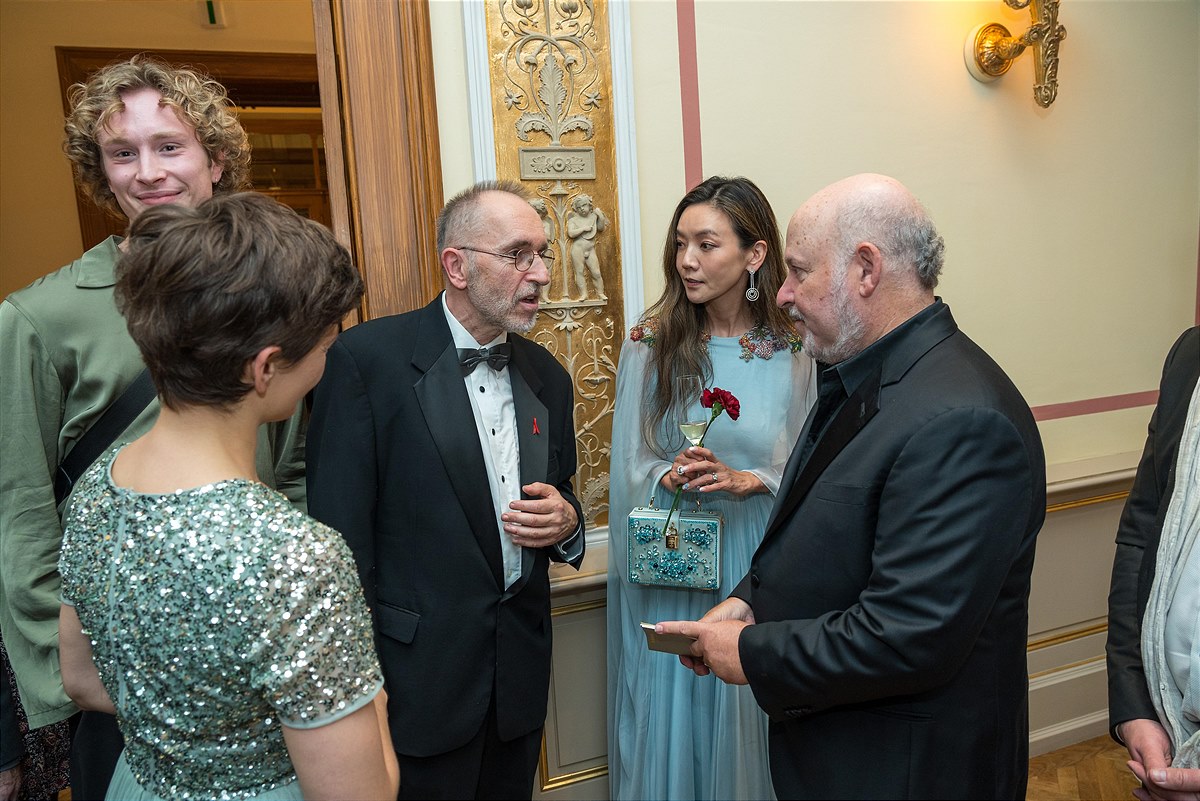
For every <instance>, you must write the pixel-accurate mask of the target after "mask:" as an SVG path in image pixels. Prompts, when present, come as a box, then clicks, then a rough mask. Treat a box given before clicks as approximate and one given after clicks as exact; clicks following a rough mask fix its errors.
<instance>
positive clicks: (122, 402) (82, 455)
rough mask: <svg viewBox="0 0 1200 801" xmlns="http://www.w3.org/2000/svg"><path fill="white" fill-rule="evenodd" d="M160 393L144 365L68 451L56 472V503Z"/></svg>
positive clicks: (68, 492) (63, 498)
mask: <svg viewBox="0 0 1200 801" xmlns="http://www.w3.org/2000/svg"><path fill="white" fill-rule="evenodd" d="M156 394H157V393H156V392H155V389H154V382H153V381H151V380H150V371H149V370H147V369H145V368H142V371H141V372H140V373H138V374H137V377H136V378H135V379H133V383H131V384H130V385H129V386H127V387H125V391H124V392H122V393H121V397H119V398H117V399H116V400H115V401H113V402H112V404H111V405H110V406H109V407H108V408H107V409H105V410H104V414H102V415H100V419H99V420H97V421H96V422H95V423H93V424H92V427H91V428H89V429H88V430H87V431H86V432H84V435H83V436H82V437H81V438H80V439H79V441H78V442H76V443H75V447H74V448H72V449H71V452H70V453H68V454H67V458H65V459H63V460H62V464H60V465H59V466H58V470H57V472H56V473H55V474H54V502H55V504H62V502H63V501H64V500H65V499H66V497H67V496H68V495H70V494H71V487H73V486H75V482H76V481H78V480H79V477H80V476H82V475H83V473H84V471H85V470H87V469H88V468H89V467H91V466H92V463H93V462H95V461H96V459H98V458H99V457H100V454H102V453H104V451H105V450H107V449H108V447H109V446H110V445H112V444H113V443H114V442H116V440H117V437H118V436H120V435H121V432H122V431H124V430H125V429H127V428H129V424H130V423H132V422H133V420H134V418H135V417H137V416H138V415H139V414H141V413H142V410H143V409H145V408H146V407H147V406H148V405H149V404H150V401H152V400H154V396H155V395H156Z"/></svg>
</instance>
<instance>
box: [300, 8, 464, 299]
mask: <svg viewBox="0 0 1200 801" xmlns="http://www.w3.org/2000/svg"><path fill="white" fill-rule="evenodd" d="M313 24H314V27H315V30H316V41H317V67H318V70H319V73H320V79H321V80H320V85H321V108H322V112H323V113H322V117H323V119H324V123H325V163H326V166H327V167H328V175H329V198H330V206H331V208H330V212H331V216H332V218H333V230H334V233H335V234H336V235H337V236H338V238H339V239H340V240H341V241H342V242H344V243H346V244H347V245H348V246H350V247H351V248H352V252H353V253H354V257H355V263H356V264H357V265H358V267H359V270H360V272H361V273H362V275H363V280H364V282H365V283H366V287H367V292H366V296H365V297H364V299H363V306H362V310H361V314H362V317H361V319H364V320H368V319H371V318H373V317H380V316H383V315H386V314H396V313H399V312H403V311H409V310H411V309H415V308H419V307H421V306H423V305H425V304H426V303H427V302H429V301H430V300H431V299H433V298H434V297H436V295H437V293H438V292H440V291H441V289H442V269H441V265H440V264H439V263H438V260H437V258H438V253H437V244H436V242H437V235H436V231H435V223H436V219H437V214H438V212H439V211H440V210H441V207H442V164H441V147H440V143H439V138H438V126H437V102H436V98H435V94H434V84H433V45H432V41H431V36H430V28H429V2H428V0H386V1H385V0H378V2H371V3H363V2H358V1H357V0H313Z"/></svg>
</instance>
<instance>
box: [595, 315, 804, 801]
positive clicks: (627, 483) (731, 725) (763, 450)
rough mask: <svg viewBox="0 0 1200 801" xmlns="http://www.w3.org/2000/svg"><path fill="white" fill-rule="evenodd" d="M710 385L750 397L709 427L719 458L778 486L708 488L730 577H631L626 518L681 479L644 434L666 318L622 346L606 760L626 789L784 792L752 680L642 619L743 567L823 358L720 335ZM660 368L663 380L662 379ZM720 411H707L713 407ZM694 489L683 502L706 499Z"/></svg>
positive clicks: (763, 336)
mask: <svg viewBox="0 0 1200 801" xmlns="http://www.w3.org/2000/svg"><path fill="white" fill-rule="evenodd" d="M707 345H708V353H709V357H710V358H711V360H712V366H713V377H712V381H711V383H710V384H709V386H718V387H721V388H722V389H726V390H729V391H730V392H732V393H733V394H734V396H736V397H737V398H738V400H739V401H740V403H741V416H740V418H739V419H738V420H737V421H734V420H731V419H730V418H729V416H728V415H725V414H723V415H721V416H720V417H718V418H717V419H716V420H715V421H714V422H713V424H712V425H711V427H710V428H709V431H708V434H707V436H706V437H705V440H704V447H706V448H710V449H711V450H712V451H713V454H714V455H715V456H716V458H717V459H719V460H720V461H722V462H724V463H725V464H727V465H728V466H729V467H731V468H733V469H735V470H750V471H752V472H753V473H754V474H755V475H756V476H758V478H759V479H760V480H761V481H762V482H763V484H764V485H766V487H767V488H768V489H769V490H770V492H769V493H760V494H756V495H750V496H748V497H744V498H738V497H735V496H733V495H730V494H729V493H724V492H716V493H701V494H700V497H701V501H702V508H703V509H704V510H705V511H715V512H719V513H720V514H721V515H722V516H723V518H724V521H725V528H724V533H723V534H722V538H723V540H724V541H723V542H722V544H721V548H722V552H721V577H720V587H719V588H718V590H717V591H716V592H715V593H714V592H704V591H694V590H682V589H673V588H657V587H646V586H641V585H636V584H630V583H629V575H628V574H629V566H628V539H627V534H626V531H625V521H626V519H627V516H628V514H629V512H630V511H631V510H632V509H633V508H634V507H635V506H646V505H647V502H648V501H649V500H650V495H651V493H652V492H653V494H654V504H655V506H657V507H659V508H660V509H669V508H670V507H671V500H672V496H673V494H674V493H673V492H669V491H667V490H666V489H664V488H663V487H662V485H661V484H660V483H659V480H660V479H661V478H662V476H663V475H664V473H666V471H667V470H668V469H670V467H671V462H670V461H668V460H663V459H661V458H660V457H659V456H656V455H655V454H654V453H653V452H652V451H651V450H650V449H649V448H648V447H647V446H646V445H645V443H644V442H643V441H642V436H641V419H642V415H643V414H644V413H645V412H644V405H643V404H644V403H645V402H646V399H647V398H648V397H649V396H650V393H651V390H652V385H650V383H649V381H648V379H647V376H646V364H647V362H648V361H649V359H650V356H651V348H653V347H654V321H653V320H651V321H644V322H643V324H642V325H639V326H636V327H635V328H634V329H633V330H632V331H631V333H630V338H629V339H628V340H627V341H626V342H625V344H624V345H623V347H622V349H621V359H620V363H619V364H620V366H619V369H618V371H617V397H616V410H615V413H614V419H613V450H612V477H611V488H610V496H609V498H610V506H609V520H610V528H609V531H610V539H609V561H608V759H609V777H610V787H611V795H612V798H614V799H647V800H654V799H674V798H678V799H773V798H774V793H773V791H772V789H771V776H770V772H769V770H768V764H767V717H766V714H765V713H764V712H763V711H762V710H761V709H760V708H759V706H758V704H757V703H755V700H754V694H753V692H752V691H751V690H750V688H749V687H745V686H742V687H734V686H730V685H727V684H725V683H724V682H722V681H720V680H719V679H717V678H716V677H715V676H711V675H710V676H706V677H703V678H701V677H699V676H696V675H695V674H693V673H692V672H691V671H688V670H686V669H685V668H684V667H683V666H682V665H680V664H679V660H678V658H677V657H675V656H673V655H670V654H664V653H659V652H656V651H651V650H649V649H648V648H647V647H646V639H645V635H644V634H643V633H642V631H641V629H640V627H639V624H640V623H641V622H643V621H645V622H648V623H655V622H658V621H661V620H695V619H697V618H700V617H701V616H703V615H704V614H705V613H706V612H708V610H709V609H711V608H712V607H713V606H714V605H715V604H717V603H719V602H720V601H722V600H724V599H725V598H727V597H728V596H729V593H730V592H731V591H732V589H733V588H734V586H736V584H737V583H738V582H739V581H740V580H741V579H742V578H744V576H745V574H746V572H747V570H749V566H750V558H751V557H752V556H753V554H754V551H755V549H756V548H757V547H758V543H759V541H760V540H761V539H762V536H763V531H764V529H765V527H766V523H767V518H768V517H769V516H770V513H771V507H772V505H773V504H774V502H775V493H776V491H777V490H778V488H779V480H780V476H781V474H782V472H783V468H784V465H785V464H786V462H787V458H788V455H789V454H790V453H791V449H792V446H793V445H794V444H795V441H796V437H797V436H799V433H800V429H801V427H802V426H803V424H804V420H805V417H806V416H807V414H808V410H809V408H810V407H811V406H812V404H813V403H814V402H815V400H816V375H815V372H814V370H813V363H812V360H811V359H809V357H808V356H807V355H806V354H803V353H800V352H799V338H794V339H792V338H789V340H788V341H781V340H779V339H777V338H775V337H774V336H772V335H771V334H769V333H767V332H765V331H763V330H762V329H754V330H752V331H750V332H747V334H746V335H744V336H742V337H740V338H739V337H712V338H710V339H709V340H708V343H707ZM650 380H653V379H650ZM707 416H708V410H704V417H706V418H707ZM659 443H660V445H663V446H665V452H667V453H668V454H669V455H670V456H671V458H672V459H673V458H674V456H675V454H677V453H678V452H679V451H680V450H682V449H683V447H684V446H685V445H686V444H687V443H686V442H685V441H684V440H683V437H682V435H681V434H680V432H679V429H678V427H677V425H675V421H663V423H662V424H661V425H660V426H659ZM695 498H696V495H695V494H694V493H689V492H685V493H684V496H683V500H682V501H681V508H682V507H684V506H685V505H686V508H695Z"/></svg>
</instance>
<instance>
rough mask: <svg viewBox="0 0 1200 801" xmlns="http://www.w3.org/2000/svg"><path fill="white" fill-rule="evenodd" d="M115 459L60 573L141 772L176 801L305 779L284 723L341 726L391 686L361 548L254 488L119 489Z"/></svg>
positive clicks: (92, 492)
mask: <svg viewBox="0 0 1200 801" xmlns="http://www.w3.org/2000/svg"><path fill="white" fill-rule="evenodd" d="M116 453H117V451H116V450H113V451H111V452H110V453H109V454H107V455H106V456H104V457H102V458H101V459H100V460H98V462H97V463H96V465H94V466H93V467H92V469H91V470H90V471H89V472H88V473H87V474H86V475H85V477H84V478H83V479H82V480H81V484H80V486H79V488H78V489H77V490H76V493H75V496H74V500H73V502H72V505H71V509H70V512H69V514H68V516H67V522H66V533H65V538H64V541H63V549H62V555H61V559H60V565H59V566H60V571H61V573H62V595H63V599H64V601H65V602H66V603H70V604H74V606H75V608H76V611H77V612H78V614H79V618H80V620H81V621H82V623H83V629H84V632H85V633H86V634H87V635H88V636H89V638H90V639H91V642H92V650H93V655H94V658H95V662H96V666H97V668H98V669H99V672H100V677H101V679H102V680H103V682H104V686H105V687H106V688H107V690H108V693H109V696H110V697H111V698H112V700H113V703H114V704H115V705H116V707H117V710H118V721H119V723H120V725H121V730H122V732H123V734H124V735H125V747H126V752H125V757H126V760H127V762H128V764H129V767H130V769H131V771H132V773H133V774H134V776H135V777H136V778H137V780H138V782H139V783H140V784H141V785H142V786H143V787H144V788H145V789H147V790H150V791H151V792H154V793H156V794H158V795H160V796H165V797H175V798H201V797H202V798H248V797H251V796H253V795H255V794H257V793H260V792H263V791H266V790H270V789H272V788H274V787H277V786H280V785H282V784H285V783H287V782H289V781H292V780H293V779H294V778H295V773H294V771H293V769H292V764H291V761H290V760H289V759H288V754H287V749H286V747H285V745H284V740H283V732H282V729H281V724H286V725H288V726H294V727H297V728H311V727H315V726H319V725H322V724H326V723H329V722H331V721H333V720H336V719H337V718H339V717H342V716H344V715H346V714H349V713H350V712H352V711H354V710H356V709H358V708H360V707H361V706H363V705H365V704H366V703H368V702H369V701H370V699H371V698H373V697H374V696H375V694H376V692H377V691H378V689H379V688H380V687H381V686H382V683H383V682H382V676H381V674H380V670H379V664H378V660H377V658H376V656H375V650H374V643H373V641H372V634H371V622H370V616H369V613H368V612H367V608H366V604H365V603H364V601H363V594H362V588H361V586H360V584H359V581H358V575H357V573H356V571H355V569H354V562H353V558H352V556H351V554H350V550H349V548H348V547H347V546H346V544H345V543H344V542H343V541H342V538H341V537H340V536H339V535H338V534H337V532H335V531H333V530H332V529H330V528H328V527H326V526H324V525H322V524H320V523H318V522H316V521H314V520H313V519H311V518H309V517H308V516H306V515H304V514H303V513H301V512H300V511H298V510H296V509H294V508H293V507H292V506H291V505H289V503H288V501H287V499H286V498H284V497H283V496H282V495H280V494H278V493H276V492H274V491H273V490H270V489H268V488H267V487H264V486H263V485H261V484H257V483H254V482H251V481H245V480H230V481H222V482H219V483H215V484H210V485H207V486H203V487H199V488H196V489H189V490H182V491H179V492H175V493H170V494H164V495H144V494H140V493H136V492H132V491H129V490H125V489H122V488H120V487H117V486H115V485H114V484H113V483H112V479H111V473H110V470H109V468H110V466H111V464H112V461H113V459H114V458H115V455H116Z"/></svg>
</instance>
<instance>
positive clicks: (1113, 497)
mask: <svg viewBox="0 0 1200 801" xmlns="http://www.w3.org/2000/svg"><path fill="white" fill-rule="evenodd" d="M1128 497H1129V490H1124V491H1122V492H1110V493H1108V494H1107V495H1094V496H1092V497H1091V498H1080V499H1079V500H1075V501H1063V502H1062V503H1052V504H1048V505H1047V506H1046V514H1053V513H1054V512H1062V511H1065V510H1067V509H1078V508H1079V507H1081V506H1092V505H1093V504H1097V503H1108V502H1109V501H1120V500H1123V499H1125V498H1128Z"/></svg>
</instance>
